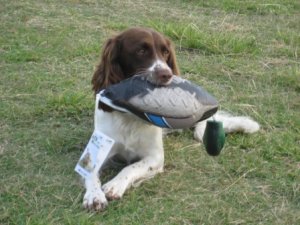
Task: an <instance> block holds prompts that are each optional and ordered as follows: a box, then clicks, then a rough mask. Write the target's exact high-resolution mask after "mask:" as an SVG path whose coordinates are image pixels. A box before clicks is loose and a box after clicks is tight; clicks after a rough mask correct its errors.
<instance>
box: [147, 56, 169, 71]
mask: <svg viewBox="0 0 300 225" xmlns="http://www.w3.org/2000/svg"><path fill="white" fill-rule="evenodd" d="M157 68H159V69H166V70H169V71H170V72H172V70H171V68H170V67H169V66H168V64H166V63H165V62H163V61H162V60H160V59H157V60H156V61H155V62H154V63H153V64H152V65H151V66H150V67H149V68H148V71H150V72H153V71H155V69H157Z"/></svg>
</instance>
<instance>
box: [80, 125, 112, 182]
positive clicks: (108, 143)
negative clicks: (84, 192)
mask: <svg viewBox="0 0 300 225" xmlns="http://www.w3.org/2000/svg"><path fill="white" fill-rule="evenodd" d="M114 143H115V141H114V140H113V139H111V138H110V137H108V136H106V135H105V134H103V133H101V132H99V131H96V130H94V133H93V134H92V136H91V138H90V140H89V143H88V144H87V146H86V148H85V149H84V151H83V153H82V155H81V157H80V159H79V161H78V163H77V164H76V167H75V171H76V172H77V173H79V175H81V176H82V177H83V178H87V177H89V176H90V175H91V174H92V173H95V172H98V171H99V169H100V168H101V166H102V164H103V163H104V161H105V159H106V158H107V156H108V154H109V152H110V151H111V149H112V146H113V145H114Z"/></svg>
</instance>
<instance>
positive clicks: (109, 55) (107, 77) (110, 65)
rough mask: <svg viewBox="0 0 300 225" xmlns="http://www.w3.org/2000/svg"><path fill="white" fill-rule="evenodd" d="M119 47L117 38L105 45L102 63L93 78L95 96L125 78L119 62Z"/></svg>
mask: <svg viewBox="0 0 300 225" xmlns="http://www.w3.org/2000/svg"><path fill="white" fill-rule="evenodd" d="M119 47H120V46H119V43H118V40H117V38H112V39H109V40H108V41H107V42H106V44H105V45H104V48H103V51H102V56H101V61H100V63H99V65H98V66H97V68H96V70H95V72H94V75H93V78H92V85H93V90H94V92H95V94H97V93H98V92H99V91H100V90H102V89H105V88H107V87H108V86H110V85H112V84H115V83H118V82H120V81H121V80H122V79H123V78H124V75H123V73H122V70H121V67H120V65H119V62H118V57H119Z"/></svg>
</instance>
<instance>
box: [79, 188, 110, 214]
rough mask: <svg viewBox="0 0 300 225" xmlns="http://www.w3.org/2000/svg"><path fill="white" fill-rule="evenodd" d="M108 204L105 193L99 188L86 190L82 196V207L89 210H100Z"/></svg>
mask: <svg viewBox="0 0 300 225" xmlns="http://www.w3.org/2000/svg"><path fill="white" fill-rule="evenodd" d="M107 205H108V203H107V200H106V198H105V194H104V193H103V191H102V190H101V189H100V188H94V189H92V190H87V191H86V193H85V195H84V197H83V207H84V208H86V209H88V210H91V211H102V210H104V209H105V208H106V206H107Z"/></svg>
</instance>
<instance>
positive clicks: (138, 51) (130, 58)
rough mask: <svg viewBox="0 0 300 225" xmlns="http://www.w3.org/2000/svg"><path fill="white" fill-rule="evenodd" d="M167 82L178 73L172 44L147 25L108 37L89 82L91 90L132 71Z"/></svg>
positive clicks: (108, 84)
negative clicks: (145, 73) (146, 73)
mask: <svg viewBox="0 0 300 225" xmlns="http://www.w3.org/2000/svg"><path fill="white" fill-rule="evenodd" d="M144 72H150V73H149V74H150V75H149V76H147V79H148V80H149V81H150V82H152V83H155V84H158V85H167V84H168V83H170V81H171V79H172V75H173V74H174V75H179V70H178V66H177V63H176V57H175V52H174V47H173V45H172V43H171V41H170V40H169V39H168V38H166V37H164V36H163V35H162V34H160V33H158V32H156V31H154V30H152V29H148V28H131V29H128V30H126V31H124V32H122V33H120V34H119V35H117V36H116V37H114V38H111V39H109V40H108V41H107V42H106V44H105V46H104V49H103V52H102V56H101V61H100V64H99V65H98V67H97V69H96V71H95V73H94V76H93V79H92V85H93V90H94V91H95V93H98V92H99V91H100V90H102V89H105V88H106V87H108V86H110V85H112V84H116V83H118V82H120V81H122V80H124V79H126V78H129V77H131V76H133V75H136V74H139V73H140V74H142V73H144Z"/></svg>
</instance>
